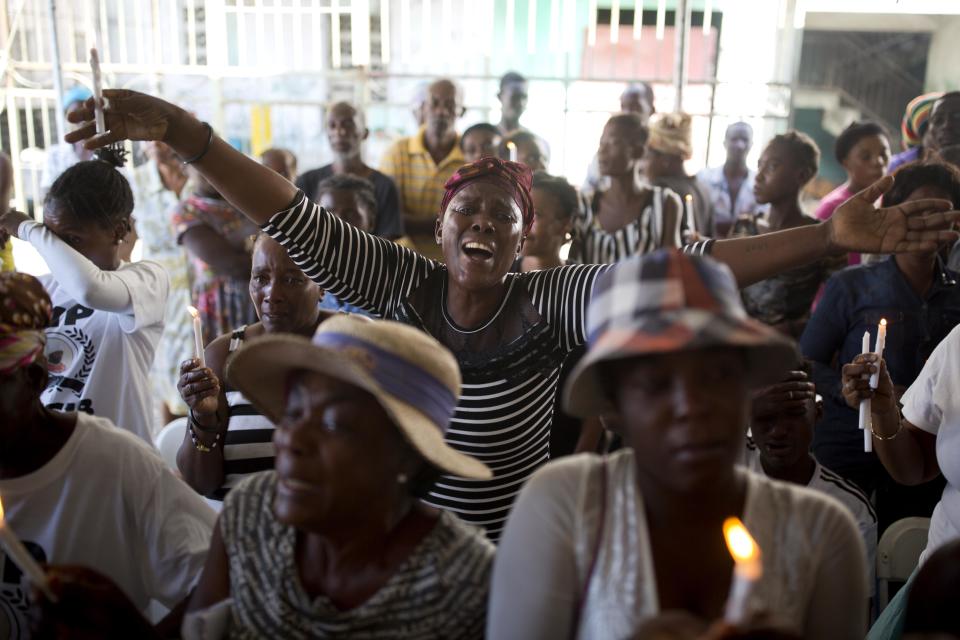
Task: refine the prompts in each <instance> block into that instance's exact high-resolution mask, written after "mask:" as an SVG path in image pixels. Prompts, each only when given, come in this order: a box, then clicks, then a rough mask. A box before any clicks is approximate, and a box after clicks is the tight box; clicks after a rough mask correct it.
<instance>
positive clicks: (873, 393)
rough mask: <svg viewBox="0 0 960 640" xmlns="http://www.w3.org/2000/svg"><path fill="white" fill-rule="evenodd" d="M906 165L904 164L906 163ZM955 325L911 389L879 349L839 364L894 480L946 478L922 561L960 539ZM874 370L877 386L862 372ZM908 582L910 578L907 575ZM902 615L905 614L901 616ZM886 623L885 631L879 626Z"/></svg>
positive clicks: (891, 619)
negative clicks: (865, 407) (894, 375)
mask: <svg viewBox="0 0 960 640" xmlns="http://www.w3.org/2000/svg"><path fill="white" fill-rule="evenodd" d="M908 166H909V165H908ZM958 350H960V327H956V328H954V329H953V331H951V332H950V333H949V335H947V337H946V338H944V339H943V341H942V342H941V343H940V344H939V345H937V347H936V349H934V350H933V353H932V354H931V355H930V358H929V359H928V360H927V361H926V363H925V364H924V365H923V369H922V370H921V371H920V374H919V375H918V376H917V378H916V380H914V381H913V383H912V384H911V385H910V388H909V389H907V390H906V392H905V393H903V395H902V397H900V398H899V403H900V404H902V409H900V407H899V406H898V396H900V394H899V393H898V391H897V389H896V387H895V385H894V383H893V381H892V379H891V377H890V374H889V373H888V369H887V362H886V360H884V359H881V358H879V357H878V356H877V355H876V354H873V353H868V354H863V355H858V356H857V357H855V358H854V359H853V361H852V362H851V363H850V364H847V365H844V367H843V395H844V398H845V399H846V401H847V403H848V404H849V405H850V406H851V407H855V406H857V405H858V404H859V403H861V402H863V401H864V400H869V402H870V410H871V418H872V423H873V446H874V450H875V451H876V453H877V456H878V457H879V459H880V462H881V463H882V464H883V466H884V468H885V469H886V470H887V472H889V473H890V475H891V476H892V477H893V479H894V480H896V481H897V482H899V483H901V484H904V485H908V486H916V485H921V484H924V483H929V482H930V481H931V480H933V479H934V478H937V477H939V476H940V475H941V474H942V475H943V477H944V479H945V480H946V485H945V486H944V488H943V492H942V493H941V495H940V500H939V502H937V504H936V507H935V508H934V509H933V514H932V516H931V518H930V530H929V534H928V537H927V547H926V549H924V552H923V554H922V555H921V556H920V564H921V566H922V565H923V563H924V562H925V560H926V559H927V558H928V557H929V556H930V555H931V554H932V553H934V552H935V551H936V550H937V549H939V548H941V547H942V546H944V545H945V544H947V543H948V542H951V541H954V540H958V539H960V526H958V524H957V523H958V522H960V403H958V396H957V389H958V388H960V360H958V358H957V353H958ZM867 375H869V376H878V384H877V387H876V388H875V389H874V388H873V387H872V385H871V384H870V381H869V380H868V379H866V378H865V376H867ZM911 582H912V581H911ZM911 582H908V583H907V587H905V588H904V589H901V591H900V592H898V593H897V597H896V598H895V599H894V600H893V601H892V602H891V603H890V606H889V607H888V610H885V613H884V615H883V616H882V617H881V618H880V620H878V622H877V631H876V633H877V635H876V636H874V635H873V634H871V637H876V638H886V637H899V636H897V635H893V636H888V635H886V630H887V629H889V628H890V627H891V626H895V625H897V624H898V618H899V617H900V616H901V615H902V613H903V606H904V605H905V601H906V597H907V593H908V591H909V587H910V584H911ZM901 622H902V621H901ZM881 630H883V632H881Z"/></svg>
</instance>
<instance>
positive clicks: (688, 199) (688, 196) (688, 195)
mask: <svg viewBox="0 0 960 640" xmlns="http://www.w3.org/2000/svg"><path fill="white" fill-rule="evenodd" d="M683 199H684V200H686V201H687V202H690V201H691V200H693V196H692V195H690V194H689V193H688V194H687V195H685V196H683Z"/></svg>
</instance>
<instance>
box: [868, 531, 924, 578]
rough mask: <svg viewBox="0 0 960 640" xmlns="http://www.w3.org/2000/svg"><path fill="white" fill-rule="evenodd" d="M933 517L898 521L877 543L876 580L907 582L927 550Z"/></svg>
mask: <svg viewBox="0 0 960 640" xmlns="http://www.w3.org/2000/svg"><path fill="white" fill-rule="evenodd" d="M929 529H930V518H904V519H902V520H897V521H896V522H894V523H893V524H891V525H890V526H889V527H887V530H886V531H884V532H883V536H882V537H881V538H880V542H878V543H877V579H878V580H896V581H900V582H906V580H907V578H909V577H910V574H911V573H913V570H914V569H916V568H917V563H918V562H919V560H920V554H921V553H923V550H924V549H925V548H926V547H927V532H928V531H929Z"/></svg>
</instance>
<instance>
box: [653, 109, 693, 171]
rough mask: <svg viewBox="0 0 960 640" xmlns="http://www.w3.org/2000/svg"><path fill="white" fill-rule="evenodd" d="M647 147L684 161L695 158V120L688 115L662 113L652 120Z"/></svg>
mask: <svg viewBox="0 0 960 640" xmlns="http://www.w3.org/2000/svg"><path fill="white" fill-rule="evenodd" d="M647 146H648V147H650V148H651V149H654V150H656V151H659V152H660V153H665V154H668V155H672V156H680V157H681V158H683V159H684V160H689V159H690V158H691V157H693V119H692V118H691V117H690V115H689V114H687V113H661V114H659V115H656V116H654V117H653V118H651V120H650V135H649V137H648V138H647Z"/></svg>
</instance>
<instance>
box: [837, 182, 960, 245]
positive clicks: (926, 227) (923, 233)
mask: <svg viewBox="0 0 960 640" xmlns="http://www.w3.org/2000/svg"><path fill="white" fill-rule="evenodd" d="M891 186H893V177H891V176H886V177H884V178H882V179H880V180H878V181H877V182H874V183H873V184H872V185H870V186H869V187H867V188H866V189H864V190H863V191H861V192H860V193H858V194H856V195H855V196H853V197H852V198H850V199H849V200H847V201H846V202H844V203H843V204H842V205H840V206H839V207H838V208H837V210H836V211H835V212H834V214H833V217H832V218H830V220H829V223H828V224H830V240H831V245H832V248H833V249H837V250H842V251H856V252H861V253H904V252H908V251H936V250H937V248H938V247H939V246H940V245H941V244H942V243H945V242H952V241H954V240H956V239H957V233H956V232H955V231H953V226H954V224H956V223H957V222H958V221H960V211H950V209H951V203H950V201H948V200H939V199H933V198H926V199H923V200H914V201H912V202H904V203H902V204H899V205H897V206H895V207H885V208H877V207H876V206H874V203H875V202H876V201H877V199H878V198H879V197H880V196H882V195H883V194H884V193H885V192H886V191H888V190H889V189H890V187H891Z"/></svg>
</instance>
